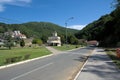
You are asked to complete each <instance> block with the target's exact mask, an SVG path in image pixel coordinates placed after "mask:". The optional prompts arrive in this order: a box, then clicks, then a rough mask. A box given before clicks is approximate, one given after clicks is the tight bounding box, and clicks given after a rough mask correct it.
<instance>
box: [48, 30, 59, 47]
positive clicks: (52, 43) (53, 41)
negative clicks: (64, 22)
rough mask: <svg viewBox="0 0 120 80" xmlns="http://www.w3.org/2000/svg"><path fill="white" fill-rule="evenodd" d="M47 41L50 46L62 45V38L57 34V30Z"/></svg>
mask: <svg viewBox="0 0 120 80" xmlns="http://www.w3.org/2000/svg"><path fill="white" fill-rule="evenodd" d="M47 43H48V45H49V46H61V39H60V37H59V36H57V32H56V31H55V32H54V33H53V34H52V36H51V37H48V40H47Z"/></svg>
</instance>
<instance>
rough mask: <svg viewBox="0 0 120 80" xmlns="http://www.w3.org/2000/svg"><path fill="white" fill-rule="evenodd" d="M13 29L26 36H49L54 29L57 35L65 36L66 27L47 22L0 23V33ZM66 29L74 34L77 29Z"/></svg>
mask: <svg viewBox="0 0 120 80" xmlns="http://www.w3.org/2000/svg"><path fill="white" fill-rule="evenodd" d="M14 30H20V31H21V32H22V33H23V34H25V35H26V36H27V37H28V38H29V37H36V38H47V37H48V36H51V35H52V33H53V32H54V31H57V32H58V35H59V36H65V31H66V28H64V27H61V26H59V25H56V24H53V23H49V22H28V23H23V24H5V23H0V33H4V32H6V31H14ZM67 30H68V34H69V35H70V34H72V35H74V34H75V33H76V32H78V30H74V29H67Z"/></svg>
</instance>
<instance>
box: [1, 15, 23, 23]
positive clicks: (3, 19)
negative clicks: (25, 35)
mask: <svg viewBox="0 0 120 80" xmlns="http://www.w3.org/2000/svg"><path fill="white" fill-rule="evenodd" d="M1 21H2V22H7V23H12V22H14V23H16V22H18V23H22V22H21V21H19V20H15V19H9V18H4V17H1V16H0V22H1Z"/></svg>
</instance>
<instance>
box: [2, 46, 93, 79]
mask: <svg viewBox="0 0 120 80" xmlns="http://www.w3.org/2000/svg"><path fill="white" fill-rule="evenodd" d="M92 50H93V48H82V49H77V50H74V51H69V52H64V53H60V54H57V55H53V56H50V57H47V58H43V59H39V60H35V61H31V62H27V63H23V64H19V65H16V66H13V67H9V68H5V69H1V70H0V80H70V79H71V78H72V77H73V75H74V74H75V72H77V70H78V67H80V63H82V62H83V60H84V58H83V57H84V55H86V54H88V53H90V52H91V51H92Z"/></svg>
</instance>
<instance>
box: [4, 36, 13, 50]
mask: <svg viewBox="0 0 120 80" xmlns="http://www.w3.org/2000/svg"><path fill="white" fill-rule="evenodd" d="M4 43H5V46H6V47H8V48H9V49H11V47H12V46H13V40H12V37H11V35H10V34H8V35H5V42H4Z"/></svg>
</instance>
